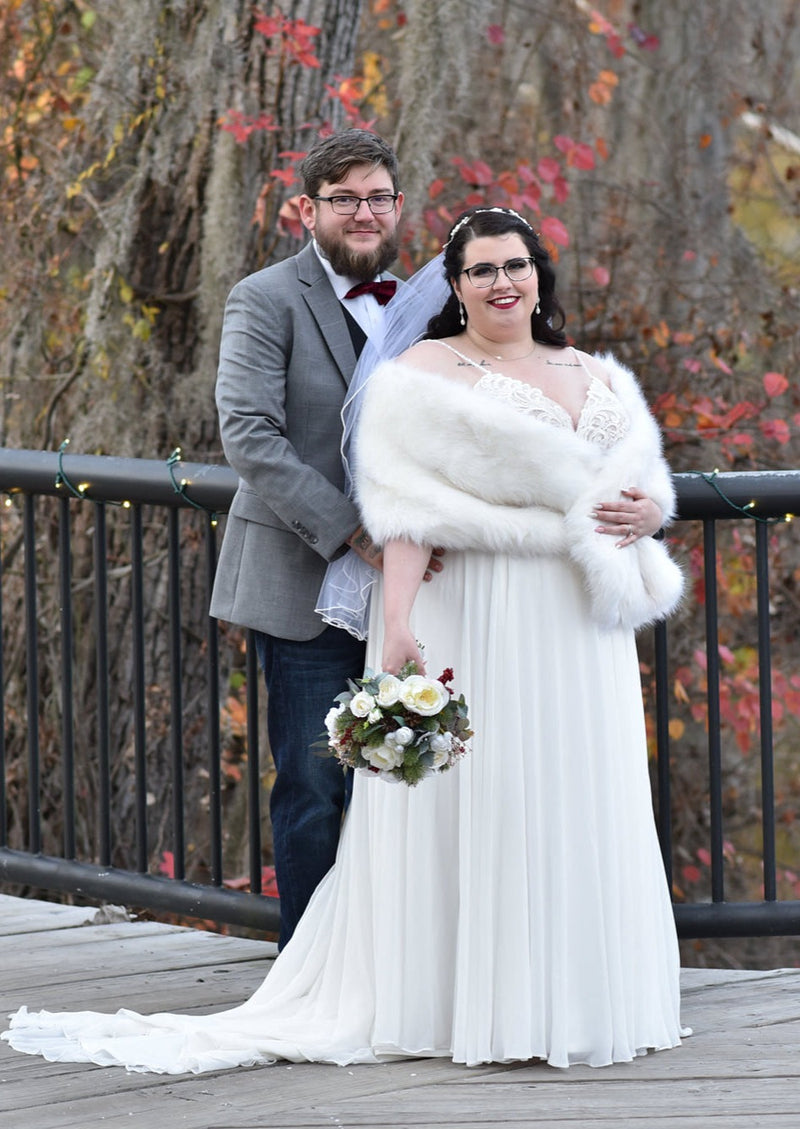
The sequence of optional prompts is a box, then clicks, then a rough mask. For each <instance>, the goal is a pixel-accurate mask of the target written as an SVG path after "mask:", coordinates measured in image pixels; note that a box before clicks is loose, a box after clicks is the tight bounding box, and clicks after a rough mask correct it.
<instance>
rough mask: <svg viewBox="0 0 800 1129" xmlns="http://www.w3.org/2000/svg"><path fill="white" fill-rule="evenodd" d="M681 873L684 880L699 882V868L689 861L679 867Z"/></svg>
mask: <svg viewBox="0 0 800 1129" xmlns="http://www.w3.org/2000/svg"><path fill="white" fill-rule="evenodd" d="M681 874H682V875H683V879H684V881H685V882H692V883H694V882H699V881H700V878H701V874H700V871H699V869H698V868H697V867H696V866H694V865H693V864H691V863H690V864H689V865H687V866H684V867H682V868H681Z"/></svg>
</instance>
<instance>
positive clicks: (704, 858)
mask: <svg viewBox="0 0 800 1129" xmlns="http://www.w3.org/2000/svg"><path fill="white" fill-rule="evenodd" d="M697 857H698V858H699V860H700V862H701V863H702V864H703V866H711V852H710V851H708V850H706V848H705V847H698V848H697Z"/></svg>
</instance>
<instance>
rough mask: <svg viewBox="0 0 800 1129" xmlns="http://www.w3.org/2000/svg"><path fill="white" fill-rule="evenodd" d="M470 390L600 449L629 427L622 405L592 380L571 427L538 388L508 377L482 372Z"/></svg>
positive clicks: (564, 412) (568, 418) (564, 413)
mask: <svg viewBox="0 0 800 1129" xmlns="http://www.w3.org/2000/svg"><path fill="white" fill-rule="evenodd" d="M474 388H475V391H476V392H479V393H484V394H487V395H489V396H492V397H494V398H495V399H497V400H504V401H505V402H506V403H507V404H511V405H512V406H513V407H515V408H517V410H518V411H521V412H524V413H525V414H526V415H530V416H533V417H534V418H535V419H538V420H540V421H541V422H542V423H548V424H550V425H551V426H552V427H562V428H567V429H568V430H570V431H573V430H574V431H575V434H576V435H579V436H580V437H581V438H582V439H586V440H587V441H588V442H589V443H596V444H597V445H598V446H600V447H604V448H609V447H613V446H614V444H615V443H618V442H619V441H620V439H622V438H623V437H624V436H625V435H626V434H627V432H628V428H629V426H630V420H629V419H628V414H627V412H626V411H625V409H624V408H623V406H622V404H621V403H620V402H619V400H618V399H617V397H616V396H615V395H614V393H613V392H612V391H611V389H610V388H608V387H607V386H606V385H605V384H603V382H602V380H598V379H597V377H596V376H593V377H592V379H591V382H590V384H589V388H588V390H587V392H586V399H585V400H584V402H583V407H582V408H581V413H580V416H579V417H578V422H577V424H574V425H573V422H572V417H571V416H570V414H569V412H568V411H567V410H566V408H564V407H562V406H561V404H557V403H556V401H555V400H551V399H550V397H549V396H546V395H545V394H544V392H542V390H541V388H536V387H534V386H533V385H531V384H525V382H524V381H521V380H515V379H514V378H513V377H511V376H504V375H503V374H502V373H496V372H489V371H488V370H486V369H484V370H483V372H482V375H481V377H480V379H479V380H478V382H477V383H476V384H475V386H474Z"/></svg>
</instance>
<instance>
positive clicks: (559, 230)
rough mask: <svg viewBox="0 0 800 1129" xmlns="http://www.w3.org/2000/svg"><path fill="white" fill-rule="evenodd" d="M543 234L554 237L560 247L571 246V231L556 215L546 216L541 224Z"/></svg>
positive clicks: (553, 239)
mask: <svg viewBox="0 0 800 1129" xmlns="http://www.w3.org/2000/svg"><path fill="white" fill-rule="evenodd" d="M541 231H542V235H544V236H546V237H547V238H548V239H552V241H553V242H554V243H557V244H558V245H559V246H560V247H569V232H568V231H567V229H566V228H565V227H564V225H563V223H562V222H561V220H559V219H556V217H555V216H545V217H544V219H543V220H542V224H541Z"/></svg>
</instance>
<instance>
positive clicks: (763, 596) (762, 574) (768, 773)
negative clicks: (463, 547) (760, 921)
mask: <svg viewBox="0 0 800 1129" xmlns="http://www.w3.org/2000/svg"><path fill="white" fill-rule="evenodd" d="M768 529H769V527H768V526H767V525H766V524H765V523H764V522H763V521H758V522H756V606H757V608H758V693H759V720H760V732H761V835H762V842H763V860H764V862H763V867H764V898H765V899H766V901H768V902H774V901H775V899H776V897H777V881H776V873H775V783H774V776H775V773H774V762H773V746H772V648H771V640H770V615H769V556H768V536H769V535H768Z"/></svg>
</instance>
